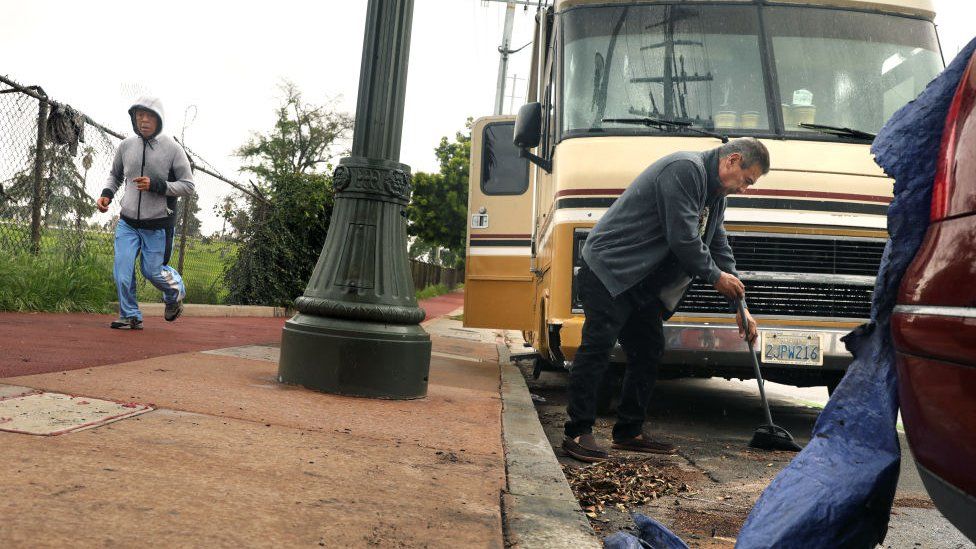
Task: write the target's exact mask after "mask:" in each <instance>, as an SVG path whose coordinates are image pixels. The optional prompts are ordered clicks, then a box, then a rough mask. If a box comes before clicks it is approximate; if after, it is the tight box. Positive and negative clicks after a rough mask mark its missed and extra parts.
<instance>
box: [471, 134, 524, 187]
mask: <svg viewBox="0 0 976 549" xmlns="http://www.w3.org/2000/svg"><path fill="white" fill-rule="evenodd" d="M514 138H515V123H514V122H499V123H495V124H488V125H487V126H485V130H484V133H483V134H482V151H481V192H483V193H485V194H487V195H500V194H501V195H505V194H522V193H524V192H525V190H526V189H527V188H528V187H529V161H528V159H526V158H520V157H519V150H518V147H516V146H515V143H514Z"/></svg>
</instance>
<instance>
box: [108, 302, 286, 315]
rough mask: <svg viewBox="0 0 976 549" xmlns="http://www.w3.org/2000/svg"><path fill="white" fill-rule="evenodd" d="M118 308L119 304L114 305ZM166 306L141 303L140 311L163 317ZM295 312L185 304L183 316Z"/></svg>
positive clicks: (249, 307) (237, 306)
mask: <svg viewBox="0 0 976 549" xmlns="http://www.w3.org/2000/svg"><path fill="white" fill-rule="evenodd" d="M114 305H115V307H116V308H118V303H114ZM165 308H166V305H165V304H163V303H139V310H140V311H142V314H143V315H145V316H163V310H164V309H165ZM292 314H293V311H291V310H289V309H286V308H284V307H263V306H260V305H203V304H197V303H184V304H183V316H209V317H227V316H247V317H268V318H271V317H274V318H285V317H290V316H291V315H292Z"/></svg>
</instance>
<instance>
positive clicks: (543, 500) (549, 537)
mask: <svg viewBox="0 0 976 549" xmlns="http://www.w3.org/2000/svg"><path fill="white" fill-rule="evenodd" d="M497 347H498V357H499V363H500V364H499V365H500V367H501V368H500V369H501V373H502V374H501V378H502V379H501V385H502V387H501V389H502V390H501V393H502V438H503V442H504V446H505V472H506V474H505V480H506V489H505V492H504V493H503V494H502V516H503V521H504V528H505V539H506V546H516V547H520V548H536V547H538V548H546V549H548V548H557V549H558V548H563V547H565V548H567V549H569V548H590V547H592V548H599V547H602V546H603V544H602V543H601V542H600V540H599V539H598V538H597V537H596V533H594V532H593V528H591V527H590V522H589V521H588V520H587V519H586V515H584V514H583V510H582V509H580V506H579V502H578V501H577V500H576V496H574V495H573V492H572V490H571V489H570V488H569V482H567V481H566V476H565V475H563V470H562V467H560V465H559V462H558V461H557V460H556V455H555V454H554V453H553V451H552V446H551V445H550V444H549V439H548V438H547V437H546V433H545V431H543V429H542V424H541V423H540V422H539V416H538V414H537V413H536V410H535V405H534V404H533V403H532V397H531V396H530V394H529V388H528V385H526V383H525V378H523V377H522V372H521V371H519V369H518V367H516V366H515V365H513V364H511V363H510V362H509V360H508V359H509V351H508V347H507V346H505V345H504V344H501V343H499V344H497Z"/></svg>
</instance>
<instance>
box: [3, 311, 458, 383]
mask: <svg viewBox="0 0 976 549" xmlns="http://www.w3.org/2000/svg"><path fill="white" fill-rule="evenodd" d="M419 305H420V306H421V307H422V308H423V309H424V310H425V311H426V313H427V317H426V319H427V320H431V319H434V318H437V317H439V316H442V315H444V314H447V313H449V312H451V311H454V310H455V309H457V308H458V307H461V306H463V305H464V294H463V293H462V292H454V293H450V294H445V295H442V296H438V297H434V298H431V299H425V300H423V301H422V302H420V304H419ZM114 319H115V317H114V316H111V315H92V314H81V313H64V314H59V313H7V312H0V378H6V377H15V376H25V375H33V374H46V373H49V372H61V371H65V370H76V369H79V368H91V367H93V366H104V365H106V364H118V363H121V362H132V361H135V360H143V359H146V358H153V357H158V356H165V355H173V354H179V353H192V352H198V351H208V350H211V349H223V348H225V347H240V346H243V345H276V344H278V343H280V342H281V329H282V328H283V327H284V325H285V320H286V319H284V318H266V317H192V316H191V317H186V316H184V317H181V318H180V319H179V320H178V321H176V322H164V321H163V319H162V318H149V317H147V318H146V319H145V329H144V330H142V331H130V330H112V329H109V327H108V325H109V323H111V322H112V320H114Z"/></svg>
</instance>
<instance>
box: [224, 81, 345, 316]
mask: <svg viewBox="0 0 976 549" xmlns="http://www.w3.org/2000/svg"><path fill="white" fill-rule="evenodd" d="M282 89H283V91H284V92H285V98H284V101H283V103H282V106H281V107H280V108H279V109H278V110H277V115H278V118H277V121H276V122H275V125H274V128H272V130H271V132H269V133H268V134H265V135H255V136H253V137H252V138H251V139H250V140H249V141H248V142H247V143H246V144H245V145H244V146H242V147H241V148H240V149H239V150H238V151H237V154H238V155H239V156H240V157H241V158H242V159H244V160H245V162H247V164H246V165H245V167H244V168H243V169H244V170H246V171H249V172H251V173H253V174H255V175H256V176H257V177H258V182H257V183H256V185H255V186H257V187H259V188H260V189H261V191H262V193H263V194H264V195H265V196H266V197H267V198H268V202H264V201H261V200H258V199H255V198H248V199H247V201H246V203H245V205H244V206H243V207H242V208H238V207H237V206H236V203H235V202H234V201H233V200H231V201H225V203H224V204H223V205H222V206H223V207H222V214H223V216H224V218H225V220H227V221H230V223H231V225H232V226H233V227H234V228H235V229H236V230H237V232H238V238H239V241H240V243H241V244H240V248H239V249H238V253H237V259H236V261H235V263H234V264H233V265H232V266H231V267H230V268H229V269H228V270H227V271H226V272H225V274H224V277H225V280H226V281H227V286H228V289H229V290H230V294H229V296H228V301H230V302H231V303H242V304H265V305H281V306H287V305H290V304H291V303H293V301H294V299H295V298H296V297H298V296H300V295H301V294H302V293H303V291H304V289H305V284H306V283H307V282H308V279H309V277H310V276H311V274H312V269H313V268H314V267H315V263H316V261H318V257H319V253H320V252H321V250H322V245H323V244H324V243H325V238H326V235H327V234H328V229H329V221H330V220H331V217H332V207H333V203H334V197H333V195H334V192H333V187H332V177H331V174H330V172H331V170H332V163H331V162H332V159H333V158H334V156H335V152H336V151H337V149H338V147H340V146H341V145H344V144H345V142H346V136H347V134H348V133H349V131H350V130H351V129H352V125H353V120H352V117H350V116H349V115H348V114H346V113H340V112H336V111H334V110H332V107H325V106H316V105H312V104H309V103H306V102H305V101H304V100H303V99H302V97H301V94H300V92H299V91H298V89H297V88H296V87H295V86H294V85H292V84H290V83H286V84H285V85H284V86H283V88H282Z"/></svg>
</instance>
